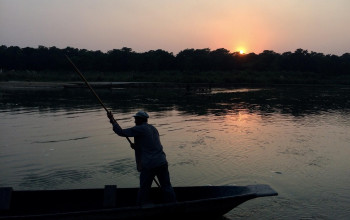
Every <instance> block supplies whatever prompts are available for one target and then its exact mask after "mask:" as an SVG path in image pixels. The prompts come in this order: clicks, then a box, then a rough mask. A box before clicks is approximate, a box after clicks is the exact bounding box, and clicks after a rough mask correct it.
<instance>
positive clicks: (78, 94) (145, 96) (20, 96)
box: [0, 86, 350, 116]
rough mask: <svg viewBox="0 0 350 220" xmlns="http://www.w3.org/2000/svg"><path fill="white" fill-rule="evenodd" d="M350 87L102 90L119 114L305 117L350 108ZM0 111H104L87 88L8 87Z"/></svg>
mask: <svg viewBox="0 0 350 220" xmlns="http://www.w3.org/2000/svg"><path fill="white" fill-rule="evenodd" d="M349 91H350V90H349V89H348V88H338V87H322V88H320V87H290V86H289V87H285V88H284V87H272V88H271V87H270V88H259V89H257V88H254V89H247V88H237V89H232V88H231V89H212V90H211V91H210V92H206V93H201V94H200V95H198V94H190V95H188V94H187V93H186V91H185V90H184V89H174V88H171V89H164V88H155V89H142V88H140V89H135V88H128V89H118V90H115V89H114V90H97V93H98V94H99V96H100V97H101V99H102V100H103V101H104V102H105V104H106V105H107V106H109V107H110V108H111V109H115V110H116V111H119V112H124V113H125V112H130V111H134V109H135V108H139V109H145V110H146V111H152V112H160V113H161V112H163V111H169V110H172V109H176V110H178V111H181V112H182V113H183V114H189V115H192V114H195V115H208V114H213V115H226V114H228V113H232V112H237V113H238V112H240V111H246V112H249V113H254V114H259V115H269V114H271V113H280V114H290V115H293V116H303V115H307V114H318V113H320V112H322V111H336V110H340V111H345V112H348V110H349V108H350V99H349V96H350V92H349ZM0 100H1V105H0V111H19V110H21V111H26V109H28V111H32V108H35V109H36V110H38V111H39V112H40V111H59V110H65V111H68V112H70V111H73V110H74V111H78V110H79V109H82V110H84V111H86V110H87V109H90V110H92V109H98V108H100V106H99V104H98V103H97V102H96V100H95V98H94V97H93V96H92V95H91V94H90V92H89V91H88V90H87V89H62V90H57V89H56V90H26V91H24V90H20V91H15V90H6V91H1V95H0Z"/></svg>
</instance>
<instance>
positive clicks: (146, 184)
mask: <svg viewBox="0 0 350 220" xmlns="http://www.w3.org/2000/svg"><path fill="white" fill-rule="evenodd" d="M154 176H155V173H154V172H152V170H147V169H144V168H143V169H142V171H141V173H140V189H139V192H138V195H137V203H138V205H142V204H145V203H147V202H149V191H150V189H151V186H152V182H153V178H154Z"/></svg>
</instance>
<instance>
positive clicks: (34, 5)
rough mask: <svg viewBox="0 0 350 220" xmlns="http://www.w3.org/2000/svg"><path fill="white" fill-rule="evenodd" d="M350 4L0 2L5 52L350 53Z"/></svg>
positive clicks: (298, 0) (315, 0)
mask: <svg viewBox="0 0 350 220" xmlns="http://www.w3.org/2000/svg"><path fill="white" fill-rule="evenodd" d="M349 23H350V0H218V1H214V0H0V45H6V46H19V47H34V48H36V47H37V46H38V45H43V46H46V47H51V46H56V47H58V48H65V47H67V46H70V47H75V48H79V49H88V50H101V51H104V52H106V51H109V50H112V49H119V48H122V47H129V48H132V49H133V50H134V51H137V52H145V51H149V50H156V49H163V50H166V51H169V52H173V53H174V54H177V53H178V52H179V51H181V50H184V49H187V48H194V49H203V48H210V49H211V50H215V49H218V48H226V49H228V50H230V51H231V52H234V51H239V50H244V51H245V52H246V53H250V52H254V53H261V52H262V51H263V50H273V51H275V52H278V53H283V52H287V51H291V52H293V51H295V50H296V49H298V48H302V49H305V50H308V51H315V52H320V53H324V54H336V55H342V54H344V53H349V52H350V40H349V39H350V25H349Z"/></svg>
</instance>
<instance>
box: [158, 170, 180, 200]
mask: <svg viewBox="0 0 350 220" xmlns="http://www.w3.org/2000/svg"><path fill="white" fill-rule="evenodd" d="M156 175H157V177H158V180H159V183H160V185H161V187H162V191H163V199H164V202H176V196H175V192H174V189H173V187H172V186H171V183H170V175H169V170H168V164H165V165H163V166H160V167H157V168H156Z"/></svg>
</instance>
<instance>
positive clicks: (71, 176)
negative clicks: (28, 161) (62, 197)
mask: <svg viewBox="0 0 350 220" xmlns="http://www.w3.org/2000/svg"><path fill="white" fill-rule="evenodd" d="M92 176H93V172H92V171H88V170H53V171H50V172H48V173H42V174H40V173H29V174H28V175H26V176H24V177H23V179H22V180H21V182H20V184H19V186H20V187H22V188H35V189H38V188H39V189H52V188H56V187H58V186H59V185H62V184H68V183H77V182H78V183H80V182H82V181H83V180H86V179H89V178H92Z"/></svg>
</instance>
